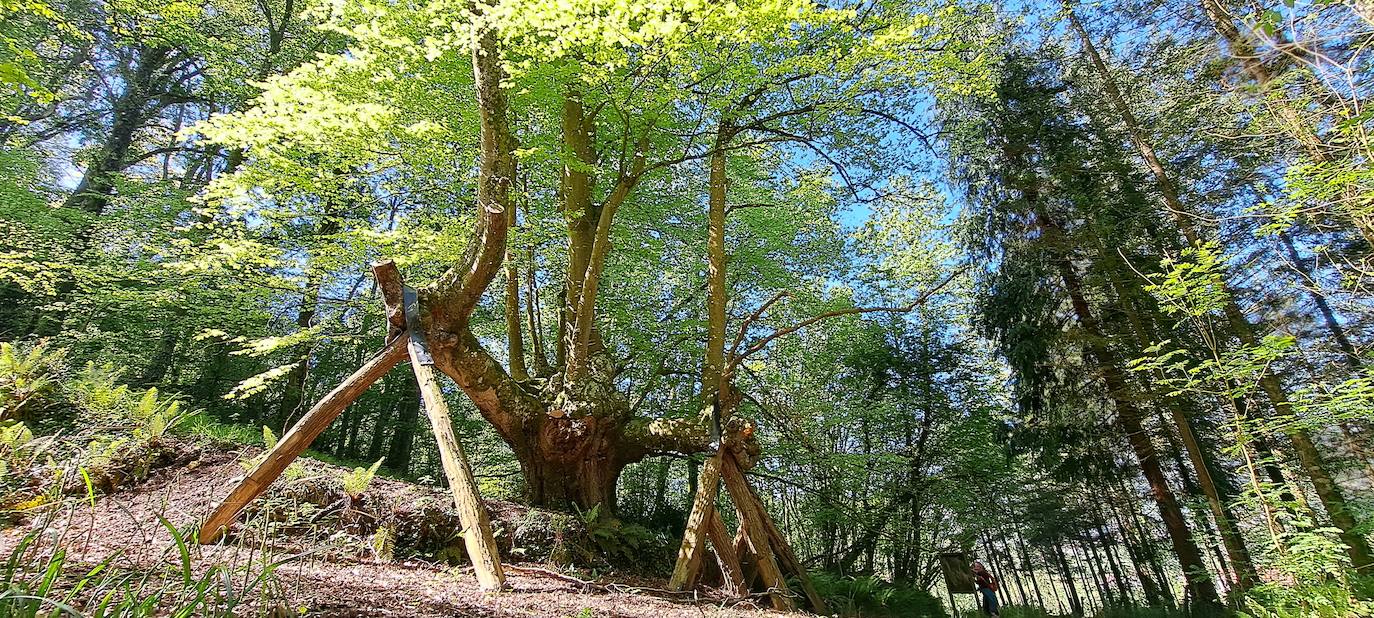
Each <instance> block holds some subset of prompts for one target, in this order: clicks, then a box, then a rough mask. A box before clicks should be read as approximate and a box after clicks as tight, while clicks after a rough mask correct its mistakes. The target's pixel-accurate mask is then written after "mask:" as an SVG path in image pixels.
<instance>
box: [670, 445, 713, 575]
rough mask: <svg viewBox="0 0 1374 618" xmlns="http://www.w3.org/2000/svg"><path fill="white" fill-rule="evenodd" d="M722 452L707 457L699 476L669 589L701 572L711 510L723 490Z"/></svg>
mask: <svg viewBox="0 0 1374 618" xmlns="http://www.w3.org/2000/svg"><path fill="white" fill-rule="evenodd" d="M720 467H721V454H720V453H719V452H717V453H716V454H715V455H712V456H711V457H709V458H707V459H706V465H704V466H702V467H701V475H700V476H699V477H697V495H696V496H695V497H694V498H693V499H692V512H691V513H690V514H688V516H687V529H686V530H685V531H683V533H682V546H681V547H679V548H678V552H677V562H676V563H675V564H674V565H673V575H672V577H670V578H668V589H669V590H685V589H687V587H688V586H690V585H692V582H693V581H696V578H697V574H698V573H700V572H701V560H702V555H703V554H704V553H705V552H703V551H702V550H703V548H704V547H705V546H706V532H707V528H708V527H709V523H710V517H711V514H712V513H714V512H715V510H716V496H717V495H718V494H719V493H720Z"/></svg>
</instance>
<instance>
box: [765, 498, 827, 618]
mask: <svg viewBox="0 0 1374 618" xmlns="http://www.w3.org/2000/svg"><path fill="white" fill-rule="evenodd" d="M749 496H750V497H751V498H753V500H754V504H755V505H756V508H757V509H758V512H759V514H760V515H761V516H762V519H763V526H764V528H766V529H767V530H768V538H769V540H770V541H772V543H773V550H774V551H776V552H777V554H778V558H779V559H780V560H781V561H782V566H783V568H786V569H787V570H789V571H791V572H792V574H793V575H796V576H797V580H798V581H800V582H801V586H802V592H804V593H806V600H807V601H809V602H810V603H811V611H813V612H816V613H817V614H820V615H825V614H828V613H830V612H829V611H828V610H827V609H826V606H825V599H824V598H822V597H821V593H820V592H818V591H817V590H816V586H815V585H814V584H812V583H811V575H810V574H808V573H807V572H806V567H804V566H802V563H801V561H800V560H797V554H796V553H795V552H793V551H792V544H791V543H788V542H787V537H785V536H783V534H782V530H780V529H778V525H777V523H775V522H774V521H773V517H772V516H771V515H769V514H768V509H765V508H763V501H762V500H760V499H759V495H758V494H757V493H755V492H754V488H753V487H750V488H749Z"/></svg>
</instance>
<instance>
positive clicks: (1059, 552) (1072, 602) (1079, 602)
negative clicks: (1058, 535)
mask: <svg viewBox="0 0 1374 618" xmlns="http://www.w3.org/2000/svg"><path fill="white" fill-rule="evenodd" d="M1051 549H1053V551H1054V556H1055V558H1056V559H1057V560H1058V561H1059V572H1060V574H1061V579H1062V580H1063V582H1064V587H1065V589H1067V590H1068V593H1069V594H1068V596H1069V609H1070V610H1071V611H1072V612H1073V613H1074V615H1075V616H1082V615H1083V599H1082V598H1080V597H1079V596H1078V586H1075V585H1074V582H1073V569H1072V568H1071V567H1069V560H1068V558H1065V557H1064V548H1062V547H1060V545H1059V543H1053V544H1052V545H1051Z"/></svg>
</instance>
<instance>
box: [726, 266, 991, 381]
mask: <svg viewBox="0 0 1374 618" xmlns="http://www.w3.org/2000/svg"><path fill="white" fill-rule="evenodd" d="M964 270H965V268H958V269H956V270H955V271H954V272H952V273H950V274H949V276H947V277H945V278H944V280H942V281H940V283H938V284H936V285H935V287H932V288H930V289H929V290H926V291H925V292H924V293H922V294H921V296H920V297H918V298H917V299H916V300H914V301H912V302H911V304H908V305H903V306H900V307H852V308H849V309H837V310H835V311H827V312H825V313H822V314H820V315H814V316H811V317H809V318H807V319H805V320H802V321H800V322H798V323H796V324H793V325H792V326H788V327H787V328H782V329H778V330H776V331H774V332H773V333H772V334H771V335H768V336H767V337H764V338H763V339H760V340H759V341H757V342H755V343H754V345H751V346H749V348H748V349H746V350H745V351H744V352H743V353H742V354H739V355H736V356H735V357H734V358H732V359H731V360H730V364H729V369H728V370H727V372H726V375H734V373H735V369H736V368H737V367H739V364H740V363H741V362H743V361H744V359H746V358H748V357H749V356H750V355H752V354H754V353H755V352H758V351H759V350H762V349H764V348H765V347H767V346H768V344H769V343H772V342H773V340H774V339H777V338H778V337H782V336H784V335H790V334H792V333H795V332H797V331H799V330H801V329H803V328H806V327H807V326H810V325H812V324H815V323H817V322H820V321H823V320H828V319H830V318H837V317H840V316H846V315H859V314H865V313H880V312H889V313H908V312H910V311H913V310H915V309H916V308H917V307H919V306H921V305H922V304H924V303H925V302H926V300H928V299H930V297H931V296H933V295H934V294H935V293H936V292H939V291H940V290H941V289H943V288H944V287H945V286H946V285H948V284H949V282H950V281H953V280H954V278H955V277H957V276H959V275H961V274H963V273H964Z"/></svg>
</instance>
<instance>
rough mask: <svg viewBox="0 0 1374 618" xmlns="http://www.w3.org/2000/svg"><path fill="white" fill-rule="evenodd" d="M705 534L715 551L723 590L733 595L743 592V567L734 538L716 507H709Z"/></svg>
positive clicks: (744, 590)
mask: <svg viewBox="0 0 1374 618" xmlns="http://www.w3.org/2000/svg"><path fill="white" fill-rule="evenodd" d="M706 536H707V537H709V538H710V539H711V548H712V549H714V550H715V551H716V564H718V565H720V573H721V579H722V580H724V582H725V591H726V592H727V593H728V594H730V595H735V596H737V595H742V594H744V593H745V592H746V589H745V587H744V568H743V567H741V566H740V562H739V554H736V553H735V540H734V539H733V538H731V537H730V531H729V530H726V529H725V522H724V521H721V519H720V511H718V510H717V509H714V508H713V509H711V514H710V517H708V518H707V524H706Z"/></svg>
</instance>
